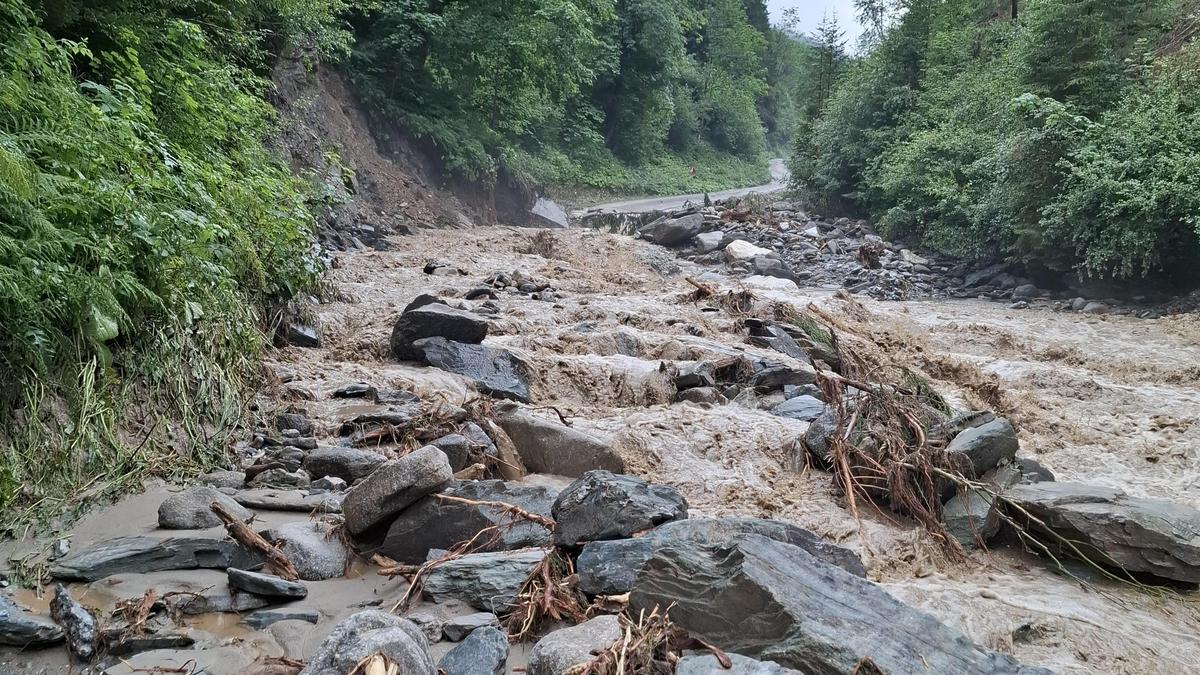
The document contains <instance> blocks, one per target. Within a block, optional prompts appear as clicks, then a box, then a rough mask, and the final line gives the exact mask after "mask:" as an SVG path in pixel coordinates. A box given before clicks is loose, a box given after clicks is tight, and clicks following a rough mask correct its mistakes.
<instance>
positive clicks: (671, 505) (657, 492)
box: [553, 471, 687, 546]
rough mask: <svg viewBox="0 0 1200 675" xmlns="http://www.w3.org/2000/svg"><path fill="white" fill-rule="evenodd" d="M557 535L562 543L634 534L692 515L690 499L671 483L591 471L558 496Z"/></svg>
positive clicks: (555, 510)
mask: <svg viewBox="0 0 1200 675" xmlns="http://www.w3.org/2000/svg"><path fill="white" fill-rule="evenodd" d="M553 514H554V520H555V523H556V526H555V528H554V540H555V541H556V542H557V543H558V544H561V545H568V546H569V545H574V544H577V543H580V542H587V541H596V540H599V539H624V538H628V537H632V536H633V535H634V534H636V533H638V532H641V531H643V530H648V529H650V528H652V527H654V526H655V525H661V524H662V523H665V522H668V521H672V520H679V519H682V518H687V500H685V499H684V498H683V495H681V494H679V491H678V490H676V489H675V488H673V487H670V486H667V485H651V484H649V483H647V482H646V481H644V480H642V479H640V478H635V477H633V476H625V475H620V474H614V473H610V472H608V471H589V472H587V473H585V474H583V475H582V476H580V477H579V478H578V479H576V480H575V482H574V483H571V484H570V485H568V486H567V488H566V489H565V490H563V491H562V493H561V494H560V495H559V496H558V499H556V500H555V501H554V508H553Z"/></svg>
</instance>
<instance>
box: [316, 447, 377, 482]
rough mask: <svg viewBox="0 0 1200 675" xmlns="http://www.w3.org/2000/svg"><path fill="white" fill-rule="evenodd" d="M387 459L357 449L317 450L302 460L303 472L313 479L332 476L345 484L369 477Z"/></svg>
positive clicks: (374, 453)
mask: <svg viewBox="0 0 1200 675" xmlns="http://www.w3.org/2000/svg"><path fill="white" fill-rule="evenodd" d="M386 461H387V457H384V456H383V455H381V454H379V453H378V452H372V451H370V450H359V449H357V448H329V447H326V448H317V449H316V450H313V451H312V452H310V453H309V454H308V456H307V457H305V458H304V470H305V471H307V472H308V475H310V476H312V477H313V478H314V479H317V478H324V477H326V476H333V477H335V478H341V479H342V480H344V481H346V482H347V483H354V481H356V480H359V479H360V478H366V477H367V476H370V475H371V473H372V472H374V471H375V469H378V468H379V467H380V466H381V465H382V464H383V463H384V462H386Z"/></svg>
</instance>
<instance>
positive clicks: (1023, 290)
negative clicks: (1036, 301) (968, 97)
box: [1012, 284, 1039, 300]
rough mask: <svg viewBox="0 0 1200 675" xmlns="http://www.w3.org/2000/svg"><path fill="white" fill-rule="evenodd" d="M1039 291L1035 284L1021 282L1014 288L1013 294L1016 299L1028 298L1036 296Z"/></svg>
mask: <svg viewBox="0 0 1200 675" xmlns="http://www.w3.org/2000/svg"><path fill="white" fill-rule="evenodd" d="M1038 292H1039V291H1038V287H1037V286H1034V285H1033V284H1021V285H1020V286H1017V287H1016V288H1014V289H1013V292H1012V296H1013V299H1014V300H1028V299H1030V298H1036V297H1037V295H1038Z"/></svg>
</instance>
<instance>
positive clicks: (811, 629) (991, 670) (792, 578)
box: [630, 535, 1049, 675]
mask: <svg viewBox="0 0 1200 675" xmlns="http://www.w3.org/2000/svg"><path fill="white" fill-rule="evenodd" d="M655 607H660V608H661V607H671V619H672V621H674V622H675V623H676V624H678V625H679V626H680V627H682V628H684V629H686V630H688V631H689V632H691V633H692V634H693V635H694V636H696V637H699V638H701V639H703V640H705V641H707V642H709V643H712V644H714V645H716V646H718V647H720V648H722V649H725V650H728V651H734V652H737V653H739V654H743V655H745V656H749V657H752V658H755V659H762V660H767V661H774V662H776V663H778V664H780V665H782V666H786V667H788V668H793V669H796V670H800V671H801V672H806V673H849V672H854V671H855V670H856V669H861V668H862V664H863V663H866V662H870V663H872V664H874V666H875V667H876V669H877V671H878V672H884V673H973V674H978V675H984V674H989V675H992V674H997V673H1022V674H1027V675H1032V674H1033V673H1048V672H1049V671H1045V670H1041V669H1036V668H1027V667H1025V666H1022V665H1021V664H1020V663H1019V662H1018V661H1016V660H1015V659H1013V658H1012V657H1010V656H1007V655H1003V654H998V653H996V652H992V651H989V650H987V649H984V648H983V647H981V646H979V645H977V644H975V643H973V642H971V641H970V640H969V639H968V638H967V637H966V636H965V635H963V634H962V633H960V632H959V631H957V630H955V629H953V628H950V627H949V626H946V625H944V624H942V623H941V622H939V621H938V620H937V619H935V618H934V617H932V616H930V615H929V614H926V613H924V612H922V611H919V610H916V609H913V608H911V607H909V606H907V605H905V604H903V603H901V602H900V601H899V600H896V599H895V598H893V597H892V596H891V595H888V593H887V592H885V591H884V590H883V589H881V588H880V587H878V586H876V585H875V584H873V583H871V582H870V581H867V580H866V579H863V578H861V577H858V576H855V575H853V574H850V573H848V572H846V571H845V570H843V569H841V568H839V567H836V566H834V565H830V564H828V563H825V562H823V561H821V560H819V559H818V558H816V557H814V556H812V555H810V554H809V553H808V552H807V551H805V550H804V549H801V548H799V547H797V546H791V545H789V544H785V543H782V542H778V541H774V540H772V539H768V538H766V537H763V536H760V535H747V536H746V537H743V538H741V539H739V540H737V541H736V542H733V543H732V544H727V545H717V546H695V545H693V544H691V543H689V542H683V543H680V544H677V545H672V546H666V547H664V548H662V549H660V550H659V551H658V552H657V553H655V555H654V557H652V558H651V559H650V560H649V561H647V562H646V564H645V566H643V568H642V571H641V573H640V574H639V575H638V579H637V583H636V584H635V586H634V589H633V592H632V593H631V594H630V609H631V610H632V611H633V612H635V613H636V612H638V611H649V610H651V609H653V608H655Z"/></svg>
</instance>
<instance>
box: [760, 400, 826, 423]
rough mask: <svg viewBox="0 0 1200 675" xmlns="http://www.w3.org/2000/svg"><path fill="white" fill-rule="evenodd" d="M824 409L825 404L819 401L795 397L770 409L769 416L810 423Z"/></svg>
mask: <svg viewBox="0 0 1200 675" xmlns="http://www.w3.org/2000/svg"><path fill="white" fill-rule="evenodd" d="M825 408H826V405H825V402H824V401H822V400H820V399H816V398H813V397H812V396H797V397H795V398H789V399H787V400H786V401H784V402H783V403H780V404H779V405H777V406H775V407H774V408H771V414H772V415H778V416H780V417H786V418H788V419H793V420H799V421H801V422H812V421H813V420H815V419H817V418H818V417H820V416H821V414H822V413H824V412H825Z"/></svg>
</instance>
